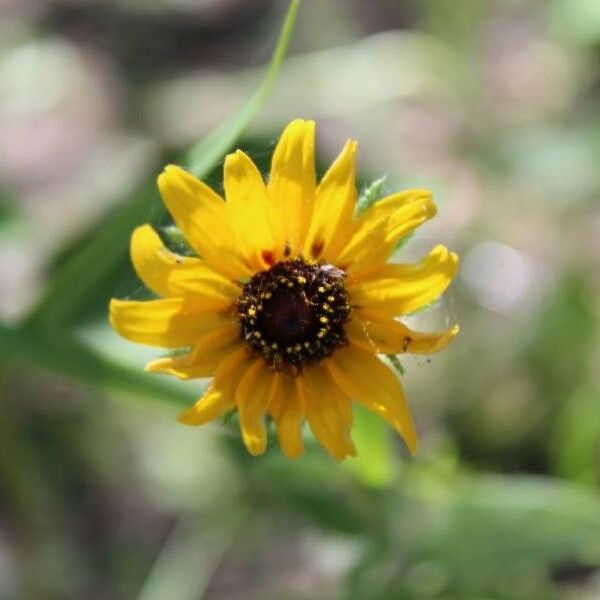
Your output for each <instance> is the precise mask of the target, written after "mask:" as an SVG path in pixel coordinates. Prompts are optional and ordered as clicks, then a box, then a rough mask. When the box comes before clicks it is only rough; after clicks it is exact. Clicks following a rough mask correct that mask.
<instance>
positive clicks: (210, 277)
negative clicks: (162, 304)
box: [131, 225, 239, 307]
mask: <svg viewBox="0 0 600 600" xmlns="http://www.w3.org/2000/svg"><path fill="white" fill-rule="evenodd" d="M131 261H132V263H133V266H134V268H135V270H136V272H137V274H138V275H139V277H140V279H141V280H142V281H143V282H144V283H145V284H146V286H147V287H148V288H150V289H151V290H152V291H154V292H156V293H157V294H158V295H159V296H166V297H173V296H201V297H205V296H214V298H215V299H219V298H220V299H221V300H222V306H223V307H225V306H227V305H230V304H231V303H232V302H233V300H235V298H236V297H237V296H238V295H239V288H238V287H237V286H236V285H235V284H234V283H232V282H231V281H229V280H228V279H226V278H225V277H223V276H222V275H219V274H218V273H216V272H215V271H214V270H213V269H211V268H209V267H207V266H206V265H205V264H203V261H201V260H200V259H198V258H193V257H187V256H180V255H178V254H174V253H173V252H171V251H170V250H168V249H167V248H165V246H164V244H163V243H162V241H161V239H160V237H159V235H158V234H157V233H156V232H155V231H154V229H152V227H151V226H150V225H142V226H141V227H138V228H137V229H136V230H135V231H134V232H133V235H132V236H131Z"/></svg>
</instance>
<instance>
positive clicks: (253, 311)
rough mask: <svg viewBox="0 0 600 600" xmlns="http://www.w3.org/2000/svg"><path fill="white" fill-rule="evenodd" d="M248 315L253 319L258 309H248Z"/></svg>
mask: <svg viewBox="0 0 600 600" xmlns="http://www.w3.org/2000/svg"><path fill="white" fill-rule="evenodd" d="M248 314H249V315H250V316H251V317H253V316H254V315H255V314H256V309H255V308H254V307H252V308H249V309H248Z"/></svg>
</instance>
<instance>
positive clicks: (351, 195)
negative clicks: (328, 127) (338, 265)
mask: <svg viewBox="0 0 600 600" xmlns="http://www.w3.org/2000/svg"><path fill="white" fill-rule="evenodd" d="M357 146H358V144H357V142H355V141H354V140H348V142H346V145H345V146H344V149H343V150H342V152H341V153H340V155H339V156H338V157H337V159H336V160H335V162H334V163H333V164H332V165H331V167H330V168H329V170H328V171H327V173H325V175H324V177H323V179H322V180H321V183H320V184H319V186H318V187H317V192H316V200H315V205H314V209H313V214H312V218H311V222H310V226H309V229H308V235H307V237H306V240H305V242H304V253H303V254H304V256H306V257H310V258H313V259H325V260H327V261H329V262H335V260H336V258H337V255H338V253H339V250H340V248H342V247H343V246H344V244H345V242H346V241H347V239H348V237H349V236H350V235H351V233H352V229H351V226H352V216H353V214H354V208H355V205H356V198H357V195H358V194H357V191H356V149H357Z"/></svg>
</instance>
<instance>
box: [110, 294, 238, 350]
mask: <svg viewBox="0 0 600 600" xmlns="http://www.w3.org/2000/svg"><path fill="white" fill-rule="evenodd" d="M109 312H110V324H111V325H112V327H113V329H115V331H117V333H119V334H120V335H122V336H123V337H124V338H127V339H128V340H131V341H132V342H137V343H138V344H147V345H149V346H160V347H162V348H181V347H182V346H192V345H194V344H195V343H196V342H197V341H198V340H199V338H200V337H202V336H203V335H205V334H206V333H207V332H209V331H211V330H213V329H215V328H218V327H222V326H223V325H226V324H227V323H230V322H231V317H230V316H229V314H228V313H227V312H216V311H215V310H214V307H211V305H210V303H209V302H207V300H206V299H204V298H166V299H164V300H149V301H145V302H138V301H129V300H111V301H110V306H109Z"/></svg>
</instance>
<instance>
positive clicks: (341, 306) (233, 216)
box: [110, 120, 458, 459]
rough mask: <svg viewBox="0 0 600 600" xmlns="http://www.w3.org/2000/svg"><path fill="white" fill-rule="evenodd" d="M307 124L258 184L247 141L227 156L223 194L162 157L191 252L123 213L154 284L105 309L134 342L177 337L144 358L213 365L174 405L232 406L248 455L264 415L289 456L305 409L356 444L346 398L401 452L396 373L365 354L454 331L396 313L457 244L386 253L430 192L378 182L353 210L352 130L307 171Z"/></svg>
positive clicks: (325, 429) (332, 446) (206, 414)
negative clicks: (409, 259)
mask: <svg viewBox="0 0 600 600" xmlns="http://www.w3.org/2000/svg"><path fill="white" fill-rule="evenodd" d="M314 130H315V124H314V122H312V121H302V120H295V121H292V122H291V123H290V124H289V125H288V126H287V127H286V129H285V130H284V132H283V134H282V136H281V139H280V140H279V143H278V144H277V147H276V149H275V152H274V154H273V159H272V166H271V173H270V177H269V179H268V183H266V184H265V182H264V181H263V178H262V176H261V174H260V172H259V171H258V169H257V168H256V166H255V165H254V163H253V162H252V160H251V159H250V158H249V157H248V156H247V155H246V154H244V153H243V152H241V151H240V150H238V151H237V152H235V153H233V154H230V155H229V156H227V158H226V160H225V166H224V188H225V200H224V199H223V198H221V197H220V196H219V195H218V194H216V193H215V192H214V191H213V190H212V189H210V188H209V187H208V186H206V185H205V184H204V183H202V182H201V181H199V180H197V179H196V178H195V177H193V176H192V175H191V174H190V173H188V172H187V171H185V170H183V169H181V168H179V167H176V166H172V165H170V166H168V167H167V168H166V169H165V171H164V172H163V173H162V174H161V175H160V177H159V178H158V186H159V188H160V191H161V194H162V197H163V199H164V202H165V204H166V206H167V209H168V210H169V212H170V213H171V215H172V216H173V219H174V221H175V223H176V224H177V226H178V227H179V229H180V230H181V232H182V233H183V234H184V235H185V237H186V238H187V240H188V242H189V244H190V245H191V246H192V248H193V249H194V250H195V252H196V253H197V256H180V255H176V254H174V253H171V252H170V251H169V250H168V249H167V248H166V247H165V246H164V245H163V242H162V241H161V238H160V237H159V235H158V234H157V233H156V232H155V231H154V230H153V229H152V227H150V226H149V225H143V226H141V227H139V228H138V229H136V230H135V231H134V232H133V235H132V238H131V258H132V262H133V265H134V267H135V269H136V271H137V273H138V274H139V276H140V278H141V279H142V280H143V281H144V283H145V284H146V285H147V286H148V287H149V288H150V289H151V290H153V291H154V292H155V293H156V294H158V295H159V296H160V297H161V298H160V299H158V300H151V301H146V302H133V301H123V300H112V301H111V303H110V321H111V324H112V326H113V327H114V329H115V330H116V331H117V332H118V333H120V334H121V335H122V336H124V337H125V338H127V339H129V340H131V341H134V342H138V343H141V344H148V345H152V346H159V347H163V348H181V347H186V346H187V347H190V348H191V350H190V351H189V352H186V353H185V354H179V355H177V356H170V357H166V358H161V359H158V360H155V361H153V362H151V363H150V364H148V365H147V367H146V369H147V370H148V371H150V372H152V373H166V374H170V375H174V376H176V377H179V378H181V379H192V378H200V377H212V378H213V379H212V383H211V384H210V386H209V387H208V389H207V390H206V392H205V393H204V394H203V395H202V396H201V397H200V398H199V400H198V401H197V402H196V403H195V404H194V405H193V406H192V407H190V408H189V409H187V410H186V411H185V412H183V413H182V414H181V415H180V417H179V420H180V421H181V422H182V423H185V424H188V425H202V424H204V423H207V422H208V421H211V420H213V419H215V418H217V417H219V416H221V415H223V414H225V413H227V412H229V411H231V410H232V409H237V411H238V413H239V420H240V429H241V434H242V438H243V441H244V443H245V445H246V447H247V448H248V450H249V451H250V452H251V453H252V454H254V455H258V454H261V453H263V452H264V451H265V449H266V446H267V430H266V424H265V417H266V416H267V415H268V416H270V417H272V419H273V420H274V422H275V425H276V428H277V432H278V437H279V443H280V446H281V448H282V450H283V452H284V453H285V455H286V456H288V457H290V458H293V457H297V456H299V455H300V454H302V452H303V450H304V443H303V434H302V430H303V425H304V422H305V421H307V422H308V424H309V426H310V428H311V430H312V432H313V434H314V436H315V438H316V439H317V440H318V441H319V442H320V443H321V444H322V445H323V446H324V447H325V448H326V449H327V451H328V452H329V454H330V455H331V456H333V457H335V458H337V459H342V458H344V457H346V456H349V455H354V454H355V448H354V445H353V443H352V440H351V437H350V434H351V428H352V402H357V403H359V404H362V405H363V406H366V407H367V408H368V409H370V410H372V411H374V412H375V413H377V414H378V415H379V416H381V417H382V418H383V419H385V420H386V421H388V422H389V423H390V424H391V425H392V427H394V428H395V429H396V430H397V431H398V432H399V434H400V435H401V436H402V437H403V439H404V440H405V442H406V444H407V446H408V448H409V450H410V451H411V452H414V451H415V450H416V448H417V436H416V433H415V427H414V424H413V420H412V417H411V414H410V411H409V408H408V406H407V403H406V400H405V397H404V393H403V391H402V387H401V385H400V382H399V380H398V378H397V377H396V375H395V374H394V373H393V372H392V370H391V369H389V368H388V367H387V366H386V365H385V364H384V363H383V362H382V361H381V360H380V358H379V355H395V354H398V353H401V352H410V353H416V354H427V353H432V352H437V351H438V350H441V349H442V348H444V347H445V346H446V345H447V344H448V343H449V342H450V341H451V340H452V339H453V338H454V337H455V336H456V334H457V333H458V327H457V326H455V327H452V328H451V329H449V330H447V331H443V332H438V333H419V332H416V331H412V330H410V329H409V328H408V327H407V326H406V325H404V324H403V323H402V322H401V321H400V320H399V319H398V317H401V316H402V315H406V314H408V313H410V312H412V311H415V310H417V309H419V308H421V307H423V306H425V305H427V304H428V303H430V302H432V301H433V300H435V299H436V298H438V297H439V296H440V295H441V294H442V293H443V292H444V291H445V289H446V288H447V287H448V285H449V284H450V283H451V281H452V279H453V278H454V276H455V274H456V271H457V268H458V258H457V256H456V254H454V253H453V252H450V251H449V250H447V249H446V248H445V247H443V246H437V247H435V248H434V249H433V250H432V251H431V253H430V254H429V255H428V256H427V257H425V258H424V259H423V260H422V261H420V262H418V263H416V264H389V263H388V262H387V261H388V259H389V257H390V256H391V254H392V252H393V250H394V248H395V246H396V245H397V243H398V241H399V240H401V239H402V238H404V237H405V236H406V235H408V234H410V233H411V232H412V231H413V230H414V229H415V228H416V227H418V226H419V225H421V224H422V223H423V222H425V221H426V220H427V219H430V218H432V217H433V216H434V215H435V213H436V209H435V205H434V204H433V201H432V198H431V194H430V193H429V192H428V191H426V190H410V191H404V192H399V193H396V194H392V195H390V196H388V197H386V198H383V199H382V200H379V201H378V202H376V203H375V204H374V205H373V206H372V207H371V208H369V209H368V210H367V211H366V212H364V213H363V214H361V215H360V216H358V217H357V216H355V208H356V203H357V190H356V184H355V156H356V148H357V144H356V142H355V141H353V140H349V141H348V142H347V143H346V145H345V146H344V148H343V150H342V151H341V153H340V155H339V156H338V158H337V159H336V160H335V162H334V163H333V164H332V165H331V167H330V168H329V170H328V171H327V172H326V173H325V175H324V177H323V178H322V179H321V181H320V182H319V183H317V181H316V176H315V163H314V148H315V141H314Z"/></svg>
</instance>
